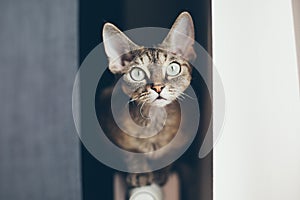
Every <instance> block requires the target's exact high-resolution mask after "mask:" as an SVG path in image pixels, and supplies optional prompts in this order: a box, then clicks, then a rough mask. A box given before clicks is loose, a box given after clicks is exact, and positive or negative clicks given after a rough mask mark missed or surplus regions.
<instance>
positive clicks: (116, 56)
mask: <svg viewBox="0 0 300 200" xmlns="http://www.w3.org/2000/svg"><path fill="white" fill-rule="evenodd" d="M102 36H103V43H104V49H105V52H106V55H107V57H108V60H109V69H110V71H111V72H112V73H122V72H123V70H124V61H123V60H122V58H123V56H122V55H123V54H126V53H128V52H130V51H132V50H135V49H138V48H139V46H138V45H136V44H135V43H133V42H132V41H131V40H130V39H129V38H128V37H127V36H126V35H125V34H124V33H123V32H122V31H120V30H119V29H118V28H117V27H116V26H114V25H113V24H111V23H106V24H104V27H103V32H102Z"/></svg>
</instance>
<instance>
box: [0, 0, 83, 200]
mask: <svg viewBox="0 0 300 200" xmlns="http://www.w3.org/2000/svg"><path fill="white" fill-rule="evenodd" d="M77 4H78V3H77V1H76V0H64V1H58V0H52V1H38V0H29V1H21V0H18V1H10V0H2V1H1V2H0V102H1V111H0V199H3V200H4V199H5V200H23V199H24V200H28V199H30V200H41V199H45V200H47V199H55V200H58V199H59V200H62V199H63V200H68V199H69V200H79V199H81V183H80V181H81V180H80V179H81V178H80V160H79V156H80V151H79V140H78V137H77V135H76V132H75V128H74V123H73V118H72V109H71V108H72V106H71V105H72V101H71V100H72V86H73V81H74V77H75V73H76V70H77V67H78V63H77V19H78V17H77V15H78V13H77V6H78V5H77Z"/></svg>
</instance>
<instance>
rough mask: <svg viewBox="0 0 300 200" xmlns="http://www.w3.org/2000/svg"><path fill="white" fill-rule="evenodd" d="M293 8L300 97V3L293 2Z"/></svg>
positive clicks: (297, 1)
mask: <svg viewBox="0 0 300 200" xmlns="http://www.w3.org/2000/svg"><path fill="white" fill-rule="evenodd" d="M292 6H293V15H294V29H295V39H296V51H297V60H298V81H299V96H300V1H299V0H292Z"/></svg>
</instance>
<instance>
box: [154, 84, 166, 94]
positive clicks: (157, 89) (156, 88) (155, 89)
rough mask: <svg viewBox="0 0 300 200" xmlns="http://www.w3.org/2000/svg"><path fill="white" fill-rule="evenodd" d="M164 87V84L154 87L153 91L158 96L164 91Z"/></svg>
mask: <svg viewBox="0 0 300 200" xmlns="http://www.w3.org/2000/svg"><path fill="white" fill-rule="evenodd" d="M164 87H165V86H164V85H162V84H158V85H152V87H151V88H152V90H154V91H155V92H157V93H158V94H159V93H160V92H161V91H162V89H164Z"/></svg>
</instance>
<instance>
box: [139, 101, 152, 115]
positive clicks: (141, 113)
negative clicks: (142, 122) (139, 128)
mask: <svg viewBox="0 0 300 200" xmlns="http://www.w3.org/2000/svg"><path fill="white" fill-rule="evenodd" d="M148 100H149V99H148ZM148 100H147V101H148ZM147 101H144V102H143V104H142V106H141V107H140V115H141V117H142V118H144V119H150V117H145V116H144V115H143V112H142V109H143V106H144V105H145V103H146V102H147Z"/></svg>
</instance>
